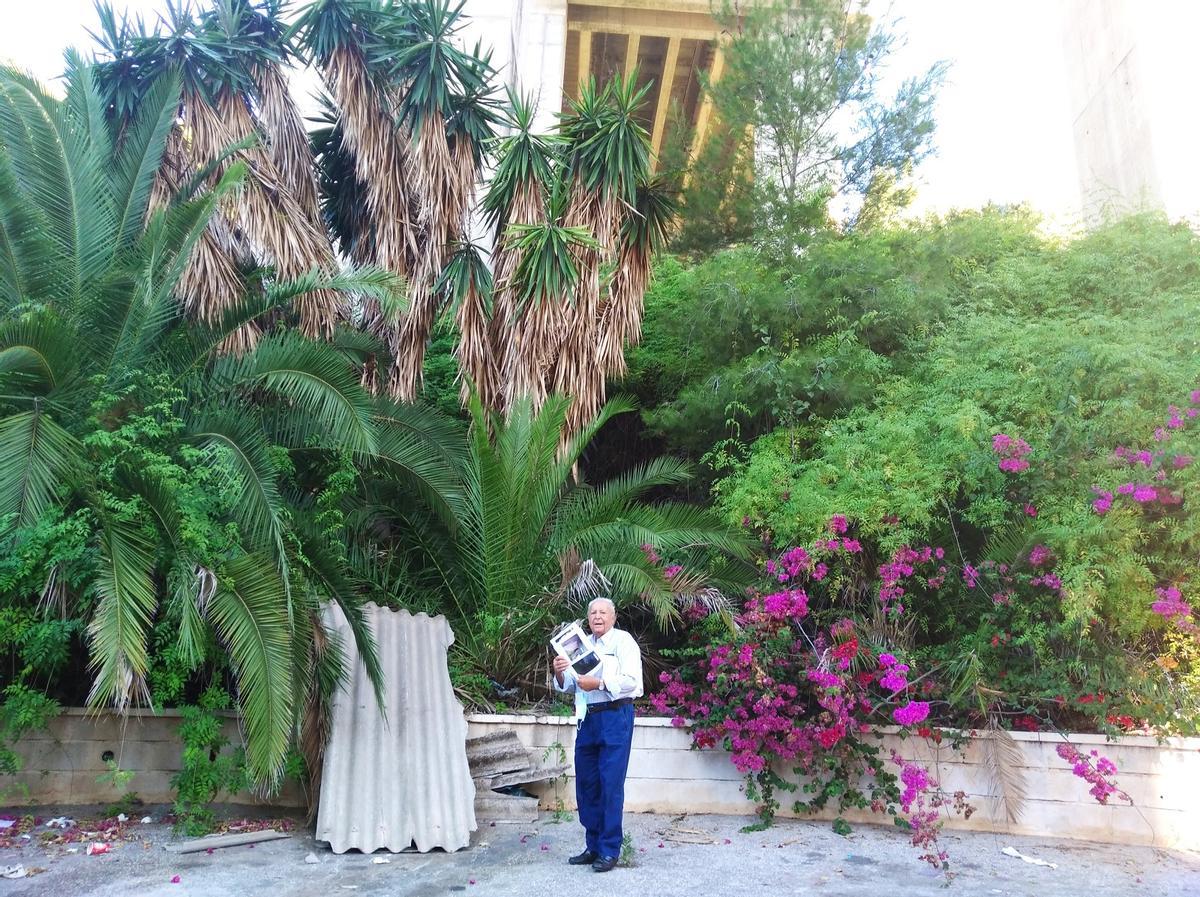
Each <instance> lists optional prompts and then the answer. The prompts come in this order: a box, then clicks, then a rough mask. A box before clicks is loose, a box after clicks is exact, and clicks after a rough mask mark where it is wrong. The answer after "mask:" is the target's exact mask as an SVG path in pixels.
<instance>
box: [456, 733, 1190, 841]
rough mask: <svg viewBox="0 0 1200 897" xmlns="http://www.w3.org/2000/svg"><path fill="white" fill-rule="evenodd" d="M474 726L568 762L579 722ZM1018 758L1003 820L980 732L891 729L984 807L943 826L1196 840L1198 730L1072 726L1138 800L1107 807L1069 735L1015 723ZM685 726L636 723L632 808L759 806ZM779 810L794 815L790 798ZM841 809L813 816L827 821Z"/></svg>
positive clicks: (563, 787)
mask: <svg viewBox="0 0 1200 897" xmlns="http://www.w3.org/2000/svg"><path fill="white" fill-rule="evenodd" d="M467 719H468V721H469V735H470V736H472V737H473V736H476V735H482V734H484V733H485V732H486V731H488V730H489V729H491V728H495V727H498V726H509V727H512V728H513V729H515V730H516V732H517V735H518V737H519V738H520V739H521V741H522V743H524V744H525V745H526V746H528V747H530V748H531V749H534V750H539V749H540V750H545V749H546V748H547V747H548V746H549V745H552V744H555V743H558V744H561V745H562V747H563V749H564V750H565V751H566V754H567V758H568V760H570V758H571V756H572V753H573V750H574V735H575V725H574V723H573V721H571V720H569V719H563V718H561V717H531V716H515V715H505V716H500V715H485V714H472V715H469V716H468V717H467ZM1012 736H1013V739H1014V741H1016V743H1017V746H1018V747H1019V749H1020V753H1021V757H1022V762H1021V764H1020V766H1019V767H1018V770H1019V773H1020V775H1021V777H1023V778H1024V784H1025V792H1026V798H1025V801H1024V804H1023V809H1022V812H1021V814H1020V816H1019V818H1018V819H1017V820H1016V822H1011V821H1009V819H1008V818H1007V814H1006V812H1005V805H1004V803H1003V801H1002V800H1001V799H1000V796H999V791H998V788H997V785H996V784H995V782H994V781H993V776H992V772H991V769H990V768H989V766H988V764H987V762H986V760H985V751H986V747H987V745H986V740H985V738H984V737H982V736H981V737H978V738H972V739H970V740H969V741H968V742H967V744H966V746H965V748H964V750H963V751H962V752H961V753H960V752H956V751H954V750H952V749H951V748H950V746H949V744H948V743H946V742H944V743H943V744H942V745H940V746H936V745H933V744H931V743H929V742H928V741H926V740H925V739H920V738H913V739H906V740H902V739H901V738H899V737H898V736H897V735H896V734H895V733H894V732H885V733H883V741H882V745H881V746H882V749H883V755H884V756H887V755H888V754H889V753H890V751H891V750H895V751H896V752H897V753H898V754H900V755H901V756H902V757H905V758H906V759H910V760H919V761H920V762H922V763H923V764H925V766H926V767H927V768H928V769H929V770H930V772H931V773H932V774H933V776H934V777H935V778H937V779H938V781H939V782H940V783H941V785H942V788H943V789H944V790H945V791H947V792H948V793H953V792H955V791H958V790H961V791H964V792H966V794H967V799H968V800H969V801H970V803H971V804H973V805H974V806H975V808H976V811H975V813H974V814H973V815H972V816H971V818H970V819H969V820H963V819H962V818H960V817H955V816H951V817H949V818H948V819H947V823H946V824H947V827H948V828H952V829H955V828H957V829H965V830H972V831H989V832H1011V833H1013V834H1022V835H1035V836H1048V837H1064V838H1078V839H1082V840H1088V841H1100V842H1107V843H1119V844H1148V845H1154V846H1158V847H1175V848H1186V849H1197V848H1200V738H1176V739H1169V740H1168V741H1167V742H1165V743H1163V744H1159V743H1158V742H1157V741H1156V740H1155V739H1154V738H1148V737H1143V736H1127V737H1125V738H1123V739H1121V741H1119V742H1117V743H1112V744H1110V743H1106V742H1105V740H1104V738H1103V737H1102V736H1096V735H1071V736H1069V738H1070V740H1071V742H1073V743H1074V744H1075V745H1076V747H1077V748H1078V749H1079V750H1080V751H1081V752H1082V753H1084V754H1087V753H1089V752H1090V751H1091V750H1093V749H1094V750H1098V751H1099V752H1100V753H1101V754H1103V755H1105V756H1107V757H1108V758H1109V759H1110V760H1112V761H1113V762H1114V763H1115V764H1116V765H1117V769H1118V774H1117V776H1116V777H1115V778H1116V781H1117V784H1118V785H1119V786H1120V787H1121V788H1122V789H1123V790H1124V791H1126V792H1127V793H1128V794H1129V796H1130V797H1131V798H1132V799H1133V805H1132V806H1131V805H1129V804H1124V803H1122V802H1114V803H1112V804H1111V805H1109V806H1101V805H1100V804H1098V803H1097V802H1096V801H1095V800H1094V799H1093V798H1092V796H1091V795H1090V794H1089V793H1088V785H1087V784H1086V783H1085V782H1084V781H1083V780H1082V779H1079V778H1077V777H1076V776H1075V775H1074V774H1073V773H1072V772H1071V769H1070V767H1069V766H1068V765H1067V764H1066V762H1065V761H1063V760H1062V759H1061V758H1060V757H1059V756H1058V754H1057V753H1056V748H1057V747H1058V745H1059V744H1061V743H1062V738H1061V737H1060V736H1057V735H1052V734H1049V733H1040V732H1014V733H1012ZM690 744H691V741H690V738H689V736H688V734H687V732H686V730H683V729H677V728H674V727H672V726H671V724H670V721H669V720H666V719H658V718H642V719H638V720H637V721H636V723H635V726H634V737H633V753H632V755H631V757H630V761H629V775H628V778H627V780H626V787H625V809H626V811H627V812H633V813H651V812H653V813H667V814H674V813H721V814H726V813H727V814H740V815H745V814H748V813H751V812H753V806H752V805H751V804H750V802H749V801H748V800H747V799H746V796H745V793H744V791H743V778H742V776H741V775H740V774H739V773H738V771H737V770H736V769H735V768H734V767H733V764H732V763H731V762H730V761H729V755H728V753H726V752H724V751H715V750H713V751H693V750H691V749H690ZM538 793H539V797H541V799H542V804H543V806H544V807H546V808H548V809H552V808H553V807H554V806H555V803H556V801H557V800H558V799H562V801H563V804H564V805H565V806H566V807H567V808H573V807H574V800H575V786H574V780H573V779H570V778H569V780H568V781H567V782H566V783H565V784H564V783H562V782H559V783H547V784H546V785H543V786H540V788H539V789H538ZM780 797H781V801H782V802H783V803H784V804H785V807H784V810H783V812H782V814H781V815H785V816H787V815H791V812H790V807H788V806H786V804H787V803H788V800H787V798H788V795H786V794H784V795H781V796H780ZM833 816H834V813H832V812H830V811H826V812H823V813H821V814H819V815H818V816H817V818H821V819H831V818H833ZM846 816H847V818H848V819H849V820H850V821H852V822H855V821H857V822H872V821H874V822H880V821H883V820H882V819H881V817H878V816H873V815H872V814H869V813H847V814H846Z"/></svg>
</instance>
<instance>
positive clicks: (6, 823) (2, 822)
mask: <svg viewBox="0 0 1200 897" xmlns="http://www.w3.org/2000/svg"><path fill="white" fill-rule="evenodd" d="M16 824H17V820H15V819H0V829H6V828H12V827H13V826H14V825H16Z"/></svg>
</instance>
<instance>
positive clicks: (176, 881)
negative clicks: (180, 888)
mask: <svg viewBox="0 0 1200 897" xmlns="http://www.w3.org/2000/svg"><path fill="white" fill-rule="evenodd" d="M181 881H183V879H181V878H180V877H179V876H178V875H172V876H171V884H173V885H177V884H179V883H180V882H181Z"/></svg>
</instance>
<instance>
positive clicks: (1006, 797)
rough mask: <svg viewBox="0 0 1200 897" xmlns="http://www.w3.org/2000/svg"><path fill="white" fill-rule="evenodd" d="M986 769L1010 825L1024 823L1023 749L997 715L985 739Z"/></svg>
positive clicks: (989, 722)
mask: <svg viewBox="0 0 1200 897" xmlns="http://www.w3.org/2000/svg"><path fill="white" fill-rule="evenodd" d="M982 747H983V765H984V767H985V768H986V769H987V773H988V779H989V782H990V784H991V792H992V797H993V799H994V800H996V801H997V802H998V803H999V805H1000V806H1001V807H1002V808H1003V809H1004V816H1005V818H1006V819H1007V820H1008V821H1009V822H1010V823H1016V822H1018V821H1020V818H1021V813H1022V812H1023V811H1024V808H1025V794H1026V790H1025V766H1024V764H1025V757H1024V755H1023V754H1022V753H1021V747H1020V745H1018V744H1017V742H1016V741H1015V740H1014V739H1013V737H1012V735H1011V734H1009V732H1008V731H1007V730H1005V729H1002V728H1000V724H999V720H998V719H997V718H996V716H995V714H989V715H988V723H987V738H985V739H983V744H982Z"/></svg>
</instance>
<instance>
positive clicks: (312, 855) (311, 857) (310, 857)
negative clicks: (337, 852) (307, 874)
mask: <svg viewBox="0 0 1200 897" xmlns="http://www.w3.org/2000/svg"><path fill="white" fill-rule="evenodd" d="M304 862H306V863H308V864H309V865H310V866H315V865H317V863H319V862H321V861H320V860H319V859H317V855H316V854H315V853H310V854H309V855H308V856H306V857H305V858H304Z"/></svg>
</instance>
